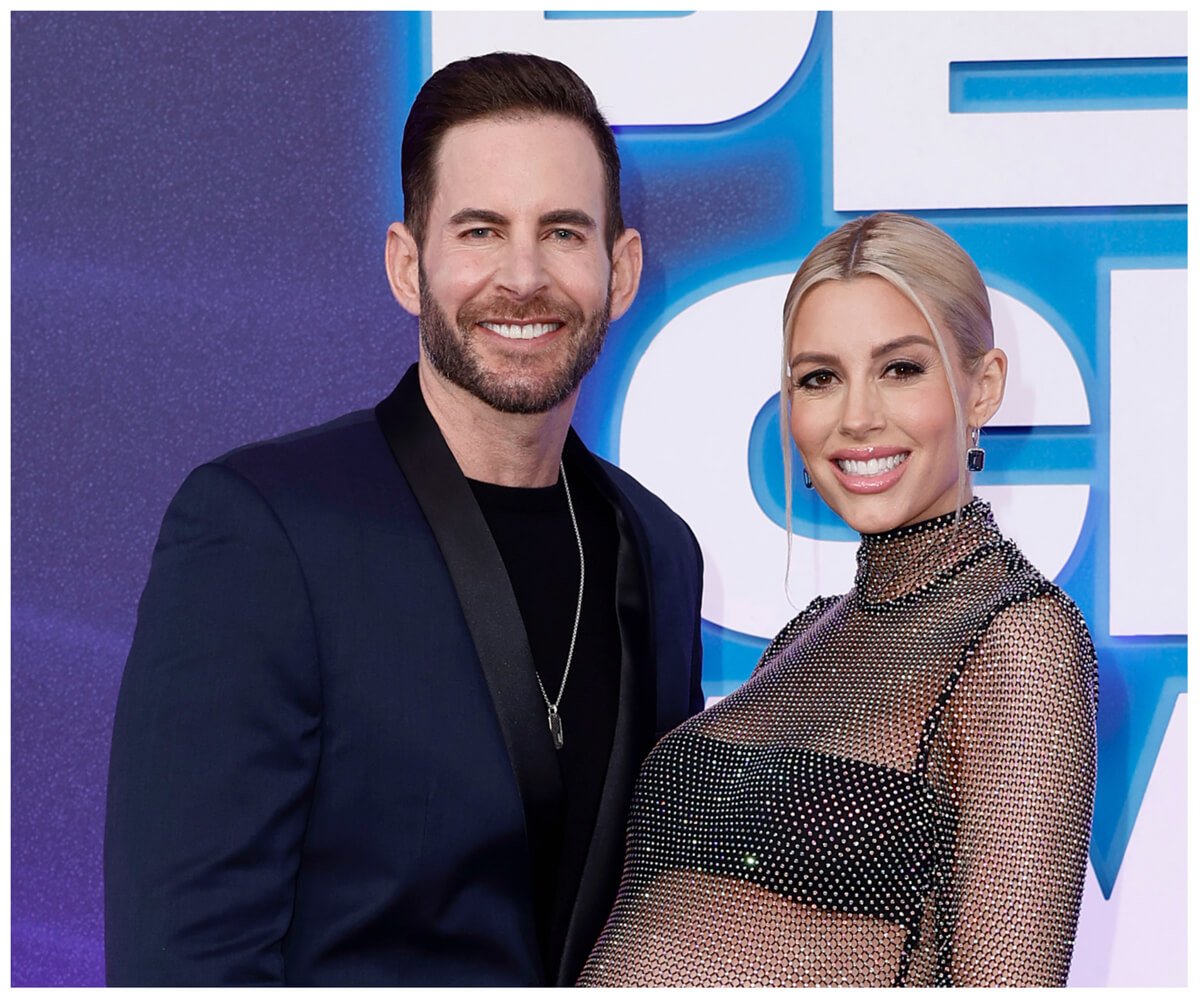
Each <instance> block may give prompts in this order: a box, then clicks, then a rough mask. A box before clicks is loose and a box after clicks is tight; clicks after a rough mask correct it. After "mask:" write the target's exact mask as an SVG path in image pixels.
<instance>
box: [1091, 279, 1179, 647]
mask: <svg viewBox="0 0 1200 1000" xmlns="http://www.w3.org/2000/svg"><path fill="white" fill-rule="evenodd" d="M1111 280H1112V284H1111V289H1112V305H1111V314H1110V316H1111V319H1110V325H1109V329H1110V331H1111V347H1110V357H1111V359H1112V361H1111V371H1112V407H1111V411H1110V419H1111V421H1112V437H1111V443H1110V445H1109V448H1110V450H1109V491H1110V496H1111V500H1110V504H1111V506H1110V511H1109V532H1110V539H1109V546H1110V556H1109V626H1108V630H1109V634H1111V635H1184V634H1186V632H1187V546H1186V545H1185V544H1184V539H1183V538H1182V537H1181V536H1180V534H1179V533H1180V532H1181V531H1182V530H1184V526H1185V525H1186V524H1187V465H1188V447H1187V445H1188V441H1187V272H1186V271H1183V270H1161V271H1133V270H1130V271H1113V273H1112V279H1111Z"/></svg>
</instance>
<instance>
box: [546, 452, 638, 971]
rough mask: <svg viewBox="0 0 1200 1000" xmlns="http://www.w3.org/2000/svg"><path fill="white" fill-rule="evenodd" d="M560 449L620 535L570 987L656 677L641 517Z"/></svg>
mask: <svg viewBox="0 0 1200 1000" xmlns="http://www.w3.org/2000/svg"><path fill="white" fill-rule="evenodd" d="M564 454H565V455H566V456H568V457H567V461H568V462H571V463H573V464H575V465H577V466H578V467H579V468H582V469H584V471H585V472H586V473H587V475H588V476H589V477H590V478H591V480H592V482H593V483H594V484H595V485H596V488H597V489H598V490H599V491H600V493H601V494H602V495H603V496H604V498H605V499H606V500H608V501H609V503H611V504H612V505H613V508H614V510H615V511H616V515H617V528H618V530H619V532H620V539H621V541H620V548H619V550H618V553H617V618H618V621H619V623H620V627H621V690H620V695H619V699H618V702H617V722H616V728H615V730H614V732H613V746H612V753H611V754H610V756H609V761H608V774H607V776H606V777H605V781H604V790H603V792H602V793H601V796H600V806H599V810H598V812H597V815H596V829H595V831H594V833H593V834H592V841H591V844H590V845H589V847H588V854H587V860H586V861H585V862H584V866H583V872H582V874H581V876H580V879H579V892H578V894H577V895H576V897H575V907H574V909H573V910H572V912H571V919H570V922H569V923H568V925H567V935H566V939H565V941H564V943H563V954H562V961H561V963H560V964H559V970H558V985H559V986H571V985H574V979H575V976H576V975H577V974H578V972H579V970H580V969H581V968H582V966H583V963H584V962H585V961H586V960H587V957H588V954H589V953H590V952H591V950H592V946H593V945H594V944H595V943H596V938H597V937H598V936H599V934H600V931H601V929H602V928H603V927H604V922H605V920H606V919H607V918H608V913H609V910H610V909H611V908H612V904H613V900H614V898H615V896H616V889H617V881H618V880H619V879H620V875H621V868H622V865H623V861H624V856H625V823H626V819H627V817H628V811H629V800H630V798H631V796H632V794H633V785H634V782H635V781H636V780H637V774H638V769H639V768H640V767H641V765H642V759H643V758H644V757H645V756H646V754H647V753H649V751H650V747H651V746H652V745H653V742H654V727H655V703H656V698H655V681H654V675H655V670H654V659H653V654H652V648H653V647H652V644H651V637H652V636H653V635H654V618H653V608H652V606H651V602H650V600H649V597H648V595H649V592H650V591H649V586H648V582H647V580H646V571H645V568H644V567H645V566H647V565H648V559H649V550H648V548H647V544H646V538H645V535H644V533H643V528H642V524H641V522H640V521H639V520H638V518H637V516H636V515H635V514H634V513H633V512H632V510H631V509H630V508H629V505H628V503H627V501H626V500H625V497H624V496H623V495H622V494H621V493H620V492H618V491H617V489H616V488H615V487H614V486H613V484H612V481H611V480H610V479H609V478H608V476H607V474H606V473H605V472H604V470H603V468H601V466H600V464H599V463H598V462H597V461H596V460H595V458H594V457H593V456H592V455H591V453H590V452H588V450H587V449H586V448H585V447H584V445H583V443H582V442H581V441H580V440H579V438H578V437H577V436H576V435H575V432H574V431H572V432H571V433H570V435H569V437H568V439H567V444H566V448H565V449H564Z"/></svg>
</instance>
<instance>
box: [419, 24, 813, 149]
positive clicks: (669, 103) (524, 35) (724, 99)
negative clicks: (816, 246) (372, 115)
mask: <svg viewBox="0 0 1200 1000" xmlns="http://www.w3.org/2000/svg"><path fill="white" fill-rule="evenodd" d="M432 23H433V29H432V35H433V68H434V69H435V70H438V69H441V68H442V67H443V66H445V65H446V64H447V63H449V62H453V61H454V60H456V59H465V58H466V57H467V56H474V55H479V54H480V53H483V52H494V51H497V50H509V51H514V52H532V53H534V54H536V55H541V56H547V57H548V58H551V59H557V60H559V61H560V62H564V63H566V64H567V65H568V66H570V67H571V68H572V69H573V70H575V72H576V73H578V74H579V75H580V76H581V77H583V79H584V80H585V81H586V82H587V85H588V86H589V87H591V88H592V91H593V93H595V95H596V101H597V103H599V105H600V108H601V110H602V111H603V112H604V113H605V115H606V116H607V118H608V120H609V122H610V123H611V124H613V125H709V124H712V123H714V122H722V121H728V120H729V119H730V118H736V117H738V116H739V115H744V114H745V113H746V112H747V111H753V110H754V109H755V108H757V107H759V106H760V105H762V104H764V103H766V102H767V101H768V100H770V99H771V97H773V96H774V95H775V94H776V93H777V92H778V90H779V88H780V87H782V86H783V85H784V84H785V83H787V81H788V80H789V79H790V78H791V75H792V73H794V72H795V71H796V67H797V66H799V65H800V61H801V60H802V59H803V58H804V53H805V52H806V51H807V50H808V43H809V41H810V40H811V39H812V33H813V26H814V25H815V23H816V14H815V13H813V12H811V11H810V12H794V11H793V12H788V13H751V14H733V13H727V12H719V11H695V12H693V13H691V14H689V15H687V16H686V17H662V18H655V17H630V18H621V17H602V18H596V19H591V18H586V19H580V20H576V19H564V20H559V19H547V18H546V17H545V16H544V14H543V12H542V11H525V12H520V13H512V12H510V13H498V14H491V13H486V14H485V13H478V12H471V13H461V12H438V13H434V14H433V15H432Z"/></svg>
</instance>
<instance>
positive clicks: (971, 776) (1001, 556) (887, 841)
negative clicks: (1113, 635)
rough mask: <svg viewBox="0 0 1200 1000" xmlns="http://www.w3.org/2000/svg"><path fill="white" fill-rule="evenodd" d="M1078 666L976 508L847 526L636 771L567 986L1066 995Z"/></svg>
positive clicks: (1084, 654) (1090, 778)
mask: <svg viewBox="0 0 1200 1000" xmlns="http://www.w3.org/2000/svg"><path fill="white" fill-rule="evenodd" d="M1096 697H1097V681H1096V657H1095V652H1094V650H1093V647H1092V642H1091V638H1090V637H1089V635H1088V631H1087V626H1086V625H1085V623H1084V621H1083V619H1082V617H1081V616H1080V614H1079V612H1078V610H1077V609H1076V607H1075V605H1074V604H1073V603H1072V602H1071V600H1070V599H1069V598H1068V597H1067V596H1066V595H1065V594H1064V593H1063V592H1062V591H1061V590H1060V589H1059V588H1058V587H1056V586H1054V585H1053V584H1051V583H1049V582H1047V581H1046V579H1045V578H1043V577H1042V576H1041V574H1039V573H1038V572H1037V570H1035V569H1034V568H1033V567H1032V566H1031V565H1030V564H1029V563H1028V562H1027V561H1026V560H1025V558H1024V557H1023V556H1022V555H1021V553H1020V552H1019V551H1018V550H1017V548H1016V546H1014V545H1013V544H1012V542H1010V541H1008V540H1007V539H1005V538H1003V537H1002V536H1001V535H1000V533H999V532H998V530H997V529H996V526H995V523H994V521H993V519H992V515H991V511H990V509H989V507H988V505H987V504H986V503H983V502H982V501H979V500H974V501H972V502H971V503H970V504H969V505H967V506H966V507H964V508H963V509H962V511H961V512H960V515H959V517H958V519H957V520H956V518H955V515H954V514H948V515H945V516H943V517H940V518H936V519H933V520H931V521H925V522H922V523H921V524H917V525H913V526H911V527H908V528H902V529H899V530H897V531H893V532H888V533H887V534H882V535H866V536H863V541H862V545H861V547H860V549H859V553H858V573H857V576H856V578H855V583H854V588H853V589H852V590H851V591H850V592H849V593H848V594H845V595H844V596H842V597H837V598H818V599H817V600H815V601H813V603H812V604H811V605H809V607H808V608H806V609H805V610H804V611H803V612H802V613H801V614H799V615H798V616H797V617H796V618H795V619H794V620H793V621H792V622H791V623H790V624H788V626H787V627H786V628H785V629H784V630H783V631H782V632H781V633H780V634H779V635H778V636H777V637H776V638H775V640H774V641H773V642H772V643H771V644H770V646H768V647H767V650H766V652H764V654H763V656H762V659H761V660H760V661H759V664H758V666H757V667H756V668H755V671H754V673H753V674H752V676H751V677H750V679H749V680H748V681H747V682H746V683H745V684H744V685H743V686H742V687H741V688H739V689H738V690H737V691H736V692H735V693H733V694H732V695H730V696H729V697H728V698H726V699H724V700H723V701H721V702H720V703H718V704H717V705H714V706H713V707H712V708H710V709H708V710H707V711H705V712H703V713H701V714H700V715H697V716H695V717H693V718H692V719H689V720H688V721H687V722H685V723H684V724H683V725H681V726H679V727H678V728H677V729H675V730H673V731H672V732H671V733H669V734H668V735H667V736H665V737H664V738H663V739H662V740H661V741H659V743H658V745H657V746H656V747H655V748H654V750H653V751H652V752H651V754H650V756H649V757H648V758H647V759H646V762H645V764H644V765H643V767H642V772H641V775H640V777H639V779H638V784H637V788H636V790H635V792H634V798H633V803H632V806H631V812H630V818H629V828H628V835H627V845H626V847H627V853H626V861H625V872H624V876H623V878H622V880H621V887H620V892H619V894H618V897H617V901H616V905H615V906H614V909H613V912H612V915H611V917H610V918H609V921H608V924H607V925H606V927H605V929H604V932H603V934H602V935H601V937H600V940H599V941H598V942H597V944H596V947H595V949H594V950H593V951H592V954H591V956H590V958H589V959H588V961H587V964H586V965H585V966H584V969H583V972H582V974H581V978H580V984H581V985H595V986H622V985H646V986H650V985H680V986H686V985H697V986H708V985H711V986H721V985H737V986H753V985H764V986H804V985H846V986H892V985H909V986H924V985H951V984H955V985H997V984H1012V985H1045V984H1062V983H1065V981H1066V977H1067V972H1068V969H1069V967H1070V960H1071V948H1072V944H1073V941H1074V935H1075V923H1076V919H1077V917H1078V913H1079V900H1080V895H1081V893H1082V889H1083V878H1084V871H1085V867H1086V861H1087V849H1088V839H1089V833H1090V827H1091V815H1092V797H1093V790H1094V782H1095V755H1096V737H1095V717H1096Z"/></svg>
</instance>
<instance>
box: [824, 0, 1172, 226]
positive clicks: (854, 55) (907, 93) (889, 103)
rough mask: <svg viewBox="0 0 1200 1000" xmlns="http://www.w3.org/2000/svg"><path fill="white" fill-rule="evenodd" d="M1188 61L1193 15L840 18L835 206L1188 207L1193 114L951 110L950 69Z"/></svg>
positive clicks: (836, 30) (836, 25)
mask: <svg viewBox="0 0 1200 1000" xmlns="http://www.w3.org/2000/svg"><path fill="white" fill-rule="evenodd" d="M1186 55H1187V15H1186V14H1182V13H1179V14H1175V13H1166V14H1164V13H1152V12H1147V11H1139V12H1138V13H1128V14H1109V13H1057V14H1043V13H1028V12H1025V13H969V14H963V13H958V14H942V13H919V14H918V13H901V14H892V13H887V14H884V13H879V12H871V13H858V12H845V11H839V12H837V13H835V14H834V15H833V174H834V181H833V202H834V207H835V208H836V209H837V210H838V211H842V212H849V211H865V210H872V209H881V208H890V209H898V210H901V209H930V208H1005V207H1034V206H1048V205H1179V204H1184V203H1185V202H1186V201H1187V135H1186V127H1187V111H1186V110H1185V109H1148V110H1147V109H1143V110H1132V109H1131V110H1114V111H1110V110H1105V111H1037V112H1006V113H1003V114H995V113H983V114H978V113H975V114H961V113H960V114H952V113H951V111H950V63H951V62H975V61H984V62H989V61H1000V60H1059V59H1120V58H1151V57H1181V56H1186Z"/></svg>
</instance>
